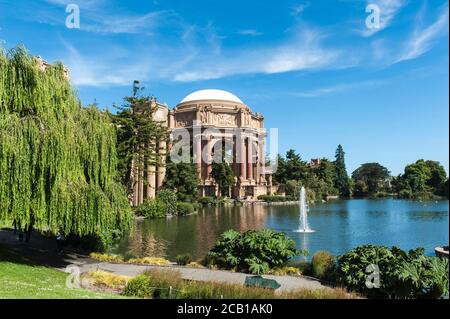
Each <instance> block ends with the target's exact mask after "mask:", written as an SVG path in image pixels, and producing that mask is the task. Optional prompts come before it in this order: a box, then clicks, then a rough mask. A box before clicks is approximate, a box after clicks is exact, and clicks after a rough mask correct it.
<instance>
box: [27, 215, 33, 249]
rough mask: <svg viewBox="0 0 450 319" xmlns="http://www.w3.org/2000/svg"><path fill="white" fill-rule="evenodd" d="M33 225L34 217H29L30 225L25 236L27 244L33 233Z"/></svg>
mask: <svg viewBox="0 0 450 319" xmlns="http://www.w3.org/2000/svg"><path fill="white" fill-rule="evenodd" d="M33 225H34V216H33V215H31V216H30V224H29V225H28V228H27V229H26V235H25V242H26V243H28V242H29V241H30V238H31V233H32V231H33Z"/></svg>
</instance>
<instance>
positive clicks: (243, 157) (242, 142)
mask: <svg viewBox="0 0 450 319" xmlns="http://www.w3.org/2000/svg"><path fill="white" fill-rule="evenodd" d="M239 143H240V148H241V154H240V159H239V161H240V163H241V179H242V180H246V179H247V160H246V157H247V156H246V155H247V154H246V149H245V137H243V136H242V137H241V139H240V141H239Z"/></svg>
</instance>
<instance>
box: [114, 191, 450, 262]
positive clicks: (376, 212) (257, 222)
mask: <svg viewBox="0 0 450 319" xmlns="http://www.w3.org/2000/svg"><path fill="white" fill-rule="evenodd" d="M298 216H299V211H298V205H293V206H245V207H213V208H207V209H204V210H203V211H201V212H200V213H198V214H196V215H191V216H186V217H179V218H171V219H163V220H144V221H139V222H136V223H135V227H134V229H133V231H132V232H131V233H130V235H129V236H128V237H127V238H125V239H123V240H122V241H120V242H119V243H118V245H117V246H116V247H115V249H114V252H120V253H122V254H127V255H133V256H166V257H168V258H170V259H173V258H175V256H176V255H178V254H182V253H189V254H191V255H192V256H193V257H194V258H202V257H204V255H205V254H206V252H207V251H208V250H209V249H210V248H211V246H212V245H213V244H214V241H215V240H216V239H217V237H218V236H219V235H220V234H221V233H223V232H224V231H226V230H228V229H235V230H237V231H245V230H248V229H262V228H270V229H274V230H277V231H283V232H285V233H286V234H287V235H288V236H290V237H291V238H292V239H293V240H294V241H295V242H296V245H297V248H299V249H307V250H308V251H309V252H310V254H311V255H312V254H313V253H314V252H316V251H318V250H328V251H331V252H332V253H333V254H335V255H338V254H342V253H344V252H345V251H348V250H349V249H351V248H353V247H355V246H357V245H362V244H369V243H370V244H378V245H386V246H393V245H395V246H399V247H401V248H403V249H411V248H415V247H419V246H421V247H424V248H425V249H426V251H427V253H428V254H433V251H434V247H435V246H438V245H442V244H448V230H449V226H448V216H449V214H448V201H440V202H437V203H435V202H426V203H420V202H414V201H405V200H392V199H390V200H348V201H333V202H329V203H318V204H314V205H311V207H310V211H309V215H308V219H309V224H310V227H311V228H312V229H314V230H316V232H315V233H312V234H300V233H294V232H293V230H294V229H297V228H298Z"/></svg>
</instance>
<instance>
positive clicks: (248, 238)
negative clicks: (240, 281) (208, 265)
mask: <svg viewBox="0 0 450 319" xmlns="http://www.w3.org/2000/svg"><path fill="white" fill-rule="evenodd" d="M299 253H300V251H298V250H297V249H296V248H295V242H294V241H293V240H292V239H290V238H289V237H287V236H286V235H285V234H284V233H280V232H275V231H273V230H270V229H263V230H248V231H246V232H244V233H242V234H241V233H239V232H236V231H234V230H229V231H226V232H225V233H223V234H222V235H221V236H220V237H219V239H218V240H217V241H216V243H215V244H214V247H213V248H212V249H211V250H210V252H209V253H208V255H209V256H210V257H212V258H214V262H215V264H217V265H218V266H220V267H223V268H226V269H237V270H240V271H244V272H250V273H253V274H264V273H266V272H268V271H269V270H270V269H271V268H273V267H276V266H281V265H283V264H284V263H285V262H286V261H288V260H289V259H290V258H292V257H294V256H296V255H298V254H299Z"/></svg>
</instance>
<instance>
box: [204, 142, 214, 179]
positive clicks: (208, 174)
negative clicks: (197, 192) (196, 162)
mask: <svg viewBox="0 0 450 319" xmlns="http://www.w3.org/2000/svg"><path fill="white" fill-rule="evenodd" d="M215 142H216V141H215V140H212V139H211V137H208V141H207V147H206V151H207V152H208V154H207V164H206V165H207V166H206V179H209V178H210V177H211V172H212V149H213V146H214V143H215Z"/></svg>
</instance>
